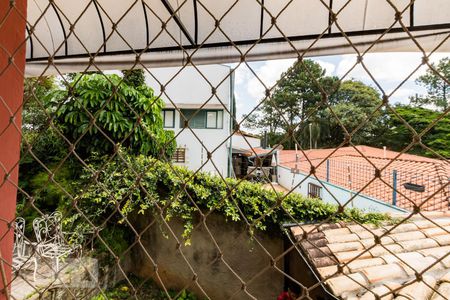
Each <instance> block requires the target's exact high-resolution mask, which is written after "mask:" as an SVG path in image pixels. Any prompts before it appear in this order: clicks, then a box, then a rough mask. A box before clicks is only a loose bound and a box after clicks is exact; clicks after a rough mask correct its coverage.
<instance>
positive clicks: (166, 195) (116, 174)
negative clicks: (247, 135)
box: [77, 152, 389, 254]
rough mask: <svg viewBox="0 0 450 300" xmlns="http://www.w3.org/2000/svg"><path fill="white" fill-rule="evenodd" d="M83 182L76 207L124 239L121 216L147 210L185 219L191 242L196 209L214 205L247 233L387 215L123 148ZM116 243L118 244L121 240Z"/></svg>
mask: <svg viewBox="0 0 450 300" xmlns="http://www.w3.org/2000/svg"><path fill="white" fill-rule="evenodd" d="M102 162H103V159H102V158H100V157H96V158H93V159H92V160H91V161H90V164H89V168H90V169H91V170H99V168H100V166H101V165H102ZM140 174H142V176H141V175H140ZM82 180H84V181H85V182H86V184H88V187H87V188H86V189H85V191H84V192H83V193H81V194H80V195H79V196H78V197H77V205H78V206H79V207H80V208H81V210H82V211H83V212H84V213H85V214H86V215H88V216H89V219H90V220H91V221H93V222H94V224H96V226H98V225H100V224H103V223H105V222H106V223H105V224H108V225H107V226H105V228H111V226H112V227H114V226H123V228H125V231H127V232H130V234H128V235H127V234H124V235H122V236H123V237H124V238H132V237H134V236H135V235H134V233H132V232H131V229H129V228H130V227H129V226H127V225H126V220H125V218H126V217H128V216H130V215H131V214H133V213H137V214H144V213H145V212H146V211H150V212H153V213H158V214H159V213H161V215H162V216H163V217H164V219H165V220H166V221H169V220H171V219H172V218H179V219H181V220H183V222H184V233H183V238H184V239H185V243H186V244H189V243H190V235H191V233H192V229H193V227H194V226H195V224H194V219H195V217H196V216H197V215H198V213H199V210H201V211H202V212H204V213H205V212H207V211H209V210H212V209H214V210H216V212H218V213H220V214H223V215H224V216H225V217H226V219H227V220H231V221H243V218H244V217H245V219H246V220H247V221H248V222H249V223H250V224H252V226H251V227H250V228H249V230H250V231H251V232H253V231H254V230H255V229H257V230H267V229H268V228H276V229H279V226H280V224H282V223H284V222H291V223H292V222H294V220H295V222H299V223H303V222H313V221H322V220H325V219H328V218H330V220H331V221H338V220H344V221H352V220H354V221H358V222H361V223H379V222H381V221H383V220H387V219H389V217H388V216H387V215H384V214H379V213H370V214H366V213H363V212H362V211H360V210H358V209H345V210H344V211H342V212H338V207H337V206H336V205H331V204H327V203H324V202H322V201H321V200H319V199H311V198H306V197H304V196H302V195H300V194H298V193H290V194H288V195H287V196H286V195H283V194H282V193H279V192H275V191H271V190H267V189H265V188H264V187H263V186H262V185H261V184H258V183H252V182H248V181H239V180H236V179H231V178H226V179H225V180H224V179H222V178H221V177H219V176H213V175H210V174H207V173H203V172H197V173H194V172H192V171H189V170H187V169H186V168H183V167H178V166H173V165H171V164H169V163H165V162H161V161H159V160H156V159H153V158H150V157H146V156H143V155H140V156H130V155H127V154H125V153H123V152H121V155H120V156H118V157H116V158H115V159H114V160H113V161H111V162H109V163H108V164H107V165H106V166H104V167H103V168H102V169H101V171H100V172H95V173H92V172H90V171H88V169H86V170H85V172H84V174H83V175H82ZM158 207H159V208H160V209H161V211H159V209H158ZM118 212H120V214H119V213H118ZM111 215H112V216H113V217H112V218H111V217H110V216H111ZM292 218H293V219H292ZM81 220H82V219H81ZM116 238H117V237H116ZM129 242H132V241H131V240H130V241H129ZM116 243H117V244H121V243H120V242H119V241H116ZM124 245H126V243H125V244H124ZM117 250H119V249H117ZM116 253H117V254H119V253H120V251H118V252H116Z"/></svg>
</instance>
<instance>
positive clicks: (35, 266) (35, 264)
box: [33, 257, 37, 282]
mask: <svg viewBox="0 0 450 300" xmlns="http://www.w3.org/2000/svg"><path fill="white" fill-rule="evenodd" d="M36 272H37V258H36V257H35V258H34V272H33V280H34V282H36Z"/></svg>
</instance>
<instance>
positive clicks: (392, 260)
mask: <svg viewBox="0 0 450 300" xmlns="http://www.w3.org/2000/svg"><path fill="white" fill-rule="evenodd" d="M430 220H431V221H430ZM291 232H292V234H293V236H294V237H295V239H296V240H297V241H298V242H299V245H300V246H301V248H302V251H303V252H304V253H305V255H306V257H307V260H308V261H309V264H311V265H312V266H313V268H314V269H315V270H316V273H317V275H318V276H319V278H320V280H322V281H323V282H324V283H325V287H326V288H327V289H328V290H329V291H330V292H331V293H333V294H334V295H335V296H337V297H339V298H341V299H377V298H376V297H375V295H378V296H384V297H381V298H379V299H383V300H388V299H401V300H406V299H409V300H412V299H417V300H427V299H432V300H440V299H449V298H450V255H449V253H450V214H442V216H440V217H433V218H430V219H424V218H412V219H410V221H409V222H408V223H404V224H400V225H386V226H381V227H375V226H364V227H363V226H362V225H357V224H348V223H341V224H322V225H320V226H318V225H317V226H316V225H303V226H296V227H292V228H291Z"/></svg>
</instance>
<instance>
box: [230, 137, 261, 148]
mask: <svg viewBox="0 0 450 300" xmlns="http://www.w3.org/2000/svg"><path fill="white" fill-rule="evenodd" d="M256 147H261V139H259V138H255V137H250V136H245V139H244V136H242V135H241V134H235V135H233V148H238V149H251V148H256Z"/></svg>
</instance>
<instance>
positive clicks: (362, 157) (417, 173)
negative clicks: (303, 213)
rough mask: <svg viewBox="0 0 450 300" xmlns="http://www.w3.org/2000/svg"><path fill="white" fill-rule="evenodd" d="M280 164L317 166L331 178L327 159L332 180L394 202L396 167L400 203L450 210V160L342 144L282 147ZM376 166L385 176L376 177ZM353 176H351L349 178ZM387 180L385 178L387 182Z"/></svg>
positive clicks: (321, 174)
mask: <svg viewBox="0 0 450 300" xmlns="http://www.w3.org/2000/svg"><path fill="white" fill-rule="evenodd" d="M278 153H279V159H280V162H279V164H280V165H281V166H284V167H287V168H290V169H295V170H297V171H300V172H302V173H305V174H309V173H310V170H311V166H314V167H315V176H317V178H319V179H321V180H326V178H327V163H326V162H325V161H326V160H328V165H329V171H328V177H329V181H330V183H333V184H336V185H339V186H342V187H344V188H347V189H350V190H353V191H361V190H362V191H361V193H362V194H364V195H367V196H370V197H373V198H376V199H378V200H380V201H384V202H386V203H389V204H391V203H392V201H393V199H392V197H393V196H392V194H393V193H392V188H391V187H390V186H389V185H387V184H386V183H385V182H387V183H389V184H391V183H392V181H393V177H392V176H393V175H392V174H393V171H394V170H395V171H397V190H398V193H397V205H398V206H400V207H402V208H405V209H410V210H412V209H413V207H414V205H421V209H422V210H424V211H448V210H450V187H449V186H446V185H448V180H449V174H450V161H448V160H439V159H432V158H427V157H423V156H418V155H412V154H400V153H399V152H395V151H386V154H385V152H384V150H383V149H380V148H373V147H368V146H355V147H341V148H339V149H312V150H306V151H297V152H296V151H295V150H279V151H278ZM375 167H376V168H377V169H379V170H382V171H381V179H383V180H380V179H375V180H374V181H373V182H372V183H370V184H369V185H368V186H366V185H367V183H368V182H369V181H370V180H372V179H373V178H374V175H375ZM349 177H350V179H351V180H349ZM383 181H384V182H383ZM405 183H414V184H418V185H423V186H424V187H425V191H424V192H422V193H419V192H414V191H411V190H408V189H406V188H405V187H404V184H405Z"/></svg>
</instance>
